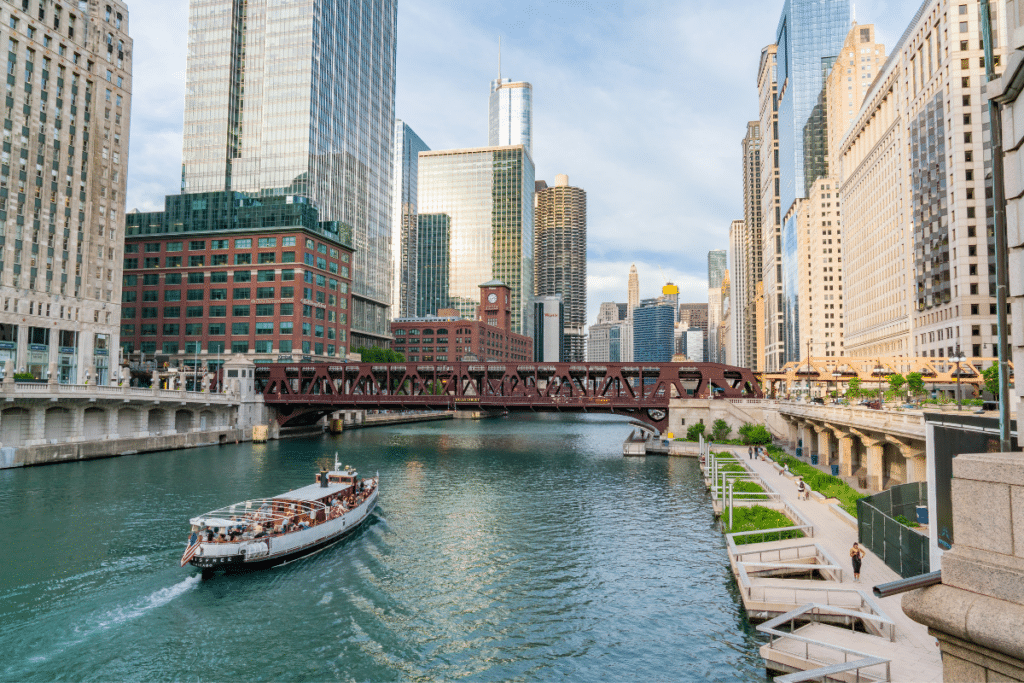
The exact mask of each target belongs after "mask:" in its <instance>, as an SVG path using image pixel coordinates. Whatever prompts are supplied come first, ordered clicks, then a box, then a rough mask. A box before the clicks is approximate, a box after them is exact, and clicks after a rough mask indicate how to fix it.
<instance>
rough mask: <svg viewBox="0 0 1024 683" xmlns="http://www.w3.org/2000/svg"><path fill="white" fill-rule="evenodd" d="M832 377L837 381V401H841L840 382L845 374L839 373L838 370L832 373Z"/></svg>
mask: <svg viewBox="0 0 1024 683" xmlns="http://www.w3.org/2000/svg"><path fill="white" fill-rule="evenodd" d="M832 376H833V377H835V379H836V400H839V380H840V379H841V378H842V376H843V373H841V372H839V370H836V371H835V372H833V373H832Z"/></svg>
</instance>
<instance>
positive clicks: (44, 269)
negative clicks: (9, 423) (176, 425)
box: [0, 0, 132, 383]
mask: <svg viewBox="0 0 1024 683" xmlns="http://www.w3.org/2000/svg"><path fill="white" fill-rule="evenodd" d="M0 23H2V25H3V26H4V37H5V39H6V43H7V50H8V70H7V72H8V84H7V106H6V111H5V118H6V125H5V127H4V131H3V135H4V150H3V152H2V157H3V158H2V166H0V187H2V188H4V192H3V193H2V194H3V196H2V198H0V230H2V235H3V238H4V239H3V241H2V242H0V304H2V306H0V363H2V364H3V365H4V366H5V371H6V370H7V369H8V368H7V366H8V364H10V365H13V366H14V368H15V369H16V370H17V371H18V372H21V371H24V372H27V373H31V374H32V375H33V376H34V377H36V378H46V377H48V376H49V375H50V373H51V372H56V374H57V380H58V381H60V382H61V383H80V382H85V381H86V380H87V379H88V380H90V381H96V380H97V378H98V379H99V381H100V382H101V383H107V382H109V381H110V380H111V378H112V370H113V369H114V368H116V366H117V362H118V348H119V330H120V322H121V321H120V309H121V262H122V258H123V256H124V254H123V249H124V232H123V231H124V209H125V183H126V173H127V170H128V132H129V123H130V120H129V119H130V113H131V80H132V41H131V38H129V37H128V9H127V7H126V5H125V4H124V3H123V2H120V1H119V0H102V1H101V0H88V2H78V3H63V4H55V3H52V2H33V3H32V4H31V6H29V5H28V3H11V2H5V3H2V4H0Z"/></svg>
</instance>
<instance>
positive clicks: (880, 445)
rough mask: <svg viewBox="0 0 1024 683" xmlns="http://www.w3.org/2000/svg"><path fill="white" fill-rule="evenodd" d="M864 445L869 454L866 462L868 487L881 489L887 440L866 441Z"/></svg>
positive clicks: (873, 489) (876, 489) (875, 489)
mask: <svg viewBox="0 0 1024 683" xmlns="http://www.w3.org/2000/svg"><path fill="white" fill-rule="evenodd" d="M864 446H865V448H866V449H867V456H868V457H867V463H866V470H867V482H868V488H869V489H871V490H872V491H881V490H882V473H883V468H882V462H883V459H884V458H885V442H884V441H865V443H864Z"/></svg>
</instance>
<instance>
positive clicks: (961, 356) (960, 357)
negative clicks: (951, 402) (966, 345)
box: [950, 346, 967, 410]
mask: <svg viewBox="0 0 1024 683" xmlns="http://www.w3.org/2000/svg"><path fill="white" fill-rule="evenodd" d="M950 360H951V361H953V362H954V363H956V409H957V410H962V409H963V406H962V404H961V403H962V402H961V400H960V364H961V363H963V362H964V361H966V360H967V358H965V357H964V354H963V352H962V351H961V350H960V347H959V346H958V347H957V348H956V354H954V356H953V357H952V358H950Z"/></svg>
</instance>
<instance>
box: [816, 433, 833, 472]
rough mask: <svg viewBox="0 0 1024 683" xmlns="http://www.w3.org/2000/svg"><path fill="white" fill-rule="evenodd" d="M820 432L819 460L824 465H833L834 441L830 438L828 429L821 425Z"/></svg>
mask: <svg viewBox="0 0 1024 683" xmlns="http://www.w3.org/2000/svg"><path fill="white" fill-rule="evenodd" d="M816 431H817V432H818V462H819V463H821V464H822V465H831V464H832V461H831V455H832V442H831V440H830V439H829V435H828V429H826V428H824V427H819V428H817V430H816Z"/></svg>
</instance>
